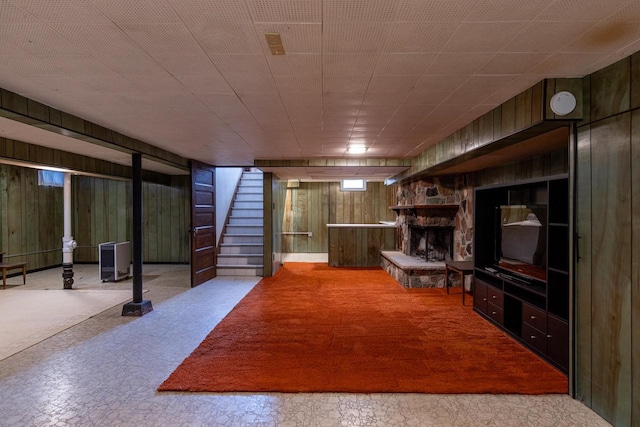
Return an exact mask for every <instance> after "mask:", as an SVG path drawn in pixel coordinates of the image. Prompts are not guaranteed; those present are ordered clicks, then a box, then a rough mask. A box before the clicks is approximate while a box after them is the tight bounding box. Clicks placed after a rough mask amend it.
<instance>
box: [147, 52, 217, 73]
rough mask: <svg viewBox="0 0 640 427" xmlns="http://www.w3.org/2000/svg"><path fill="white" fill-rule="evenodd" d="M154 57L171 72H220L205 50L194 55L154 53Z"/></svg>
mask: <svg viewBox="0 0 640 427" xmlns="http://www.w3.org/2000/svg"><path fill="white" fill-rule="evenodd" d="M153 59H154V60H156V61H157V62H158V64H160V66H161V67H162V68H164V69H165V70H166V71H167V72H169V73H171V74H190V73H218V70H217V69H216V68H215V67H214V65H213V63H212V62H211V60H210V59H209V57H208V56H207V55H205V54H204V52H202V53H200V54H194V55H189V54H184V55H183V54H177V53H166V54H154V55H153ZM218 74H219V73H218Z"/></svg>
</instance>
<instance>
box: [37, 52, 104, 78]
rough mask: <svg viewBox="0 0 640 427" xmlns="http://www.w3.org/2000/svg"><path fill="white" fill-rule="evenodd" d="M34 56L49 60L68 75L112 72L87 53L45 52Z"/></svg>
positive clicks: (80, 75)
mask: <svg viewBox="0 0 640 427" xmlns="http://www.w3.org/2000/svg"><path fill="white" fill-rule="evenodd" d="M36 56H38V57H39V58H40V59H43V60H45V61H47V62H49V63H50V64H52V65H53V66H54V67H56V68H57V69H59V70H60V71H61V72H62V73H63V74H66V75H69V76H79V77H84V76H101V75H111V74H112V73H113V70H111V69H110V68H109V67H107V66H106V65H105V64H104V63H102V62H100V61H99V60H97V59H96V58H95V57H94V56H92V55H89V54H76V55H65V54H45V55H36Z"/></svg>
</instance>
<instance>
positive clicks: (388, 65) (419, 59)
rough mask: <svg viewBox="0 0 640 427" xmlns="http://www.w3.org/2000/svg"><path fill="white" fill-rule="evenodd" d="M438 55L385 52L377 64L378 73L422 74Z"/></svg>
mask: <svg viewBox="0 0 640 427" xmlns="http://www.w3.org/2000/svg"><path fill="white" fill-rule="evenodd" d="M436 57H437V54H434V53H383V54H381V55H380V58H379V60H378V65H377V66H376V71H375V74H376V75H380V76H391V75H396V76H407V75H420V74H422V73H423V72H424V71H425V70H426V69H427V67H428V66H429V65H430V64H431V63H432V62H433V60H434V59H435V58H436Z"/></svg>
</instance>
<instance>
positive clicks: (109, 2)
mask: <svg viewBox="0 0 640 427" xmlns="http://www.w3.org/2000/svg"><path fill="white" fill-rule="evenodd" d="M91 3H92V4H93V5H94V6H95V7H97V8H98V9H99V10H100V11H102V13H104V14H105V15H107V16H108V17H109V19H111V20H112V21H114V22H115V23H117V24H120V23H126V22H129V23H136V22H137V23H151V22H156V23H169V22H180V17H179V16H178V15H177V14H176V13H175V11H174V9H173V7H171V5H170V4H169V3H168V2H167V1H165V0H91Z"/></svg>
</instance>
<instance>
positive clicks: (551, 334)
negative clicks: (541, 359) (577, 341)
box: [547, 316, 569, 371]
mask: <svg viewBox="0 0 640 427" xmlns="http://www.w3.org/2000/svg"><path fill="white" fill-rule="evenodd" d="M547 328H548V329H547V356H548V357H549V359H551V360H552V361H554V362H555V363H557V364H558V366H560V367H561V368H562V369H564V370H565V371H566V370H568V369H569V325H568V324H567V322H565V321H563V320H560V319H557V318H556V317H554V316H549V319H548V322H547Z"/></svg>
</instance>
